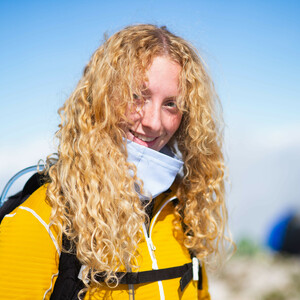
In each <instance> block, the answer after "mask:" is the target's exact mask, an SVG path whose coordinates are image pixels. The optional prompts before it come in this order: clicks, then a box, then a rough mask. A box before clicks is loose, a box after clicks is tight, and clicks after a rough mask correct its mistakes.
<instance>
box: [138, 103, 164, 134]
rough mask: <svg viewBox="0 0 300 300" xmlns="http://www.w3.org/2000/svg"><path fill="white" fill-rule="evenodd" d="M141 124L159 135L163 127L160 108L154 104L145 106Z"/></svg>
mask: <svg viewBox="0 0 300 300" xmlns="http://www.w3.org/2000/svg"><path fill="white" fill-rule="evenodd" d="M141 124H142V126H143V127H145V128H147V130H151V132H153V133H159V132H160V130H161V127H162V116H161V110H160V107H159V106H155V105H154V103H151V104H150V103H148V104H145V105H144V107H143V115H142V120H141Z"/></svg>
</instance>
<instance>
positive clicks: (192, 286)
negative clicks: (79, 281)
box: [0, 186, 210, 300]
mask: <svg viewBox="0 0 300 300" xmlns="http://www.w3.org/2000/svg"><path fill="white" fill-rule="evenodd" d="M173 196H174V194H173V193H170V194H162V195H161V196H159V197H158V198H157V199H156V200H155V207H154V217H153V218H152V221H151V224H150V228H149V229H150V230H149V231H150V232H149V235H150V236H148V233H147V232H146V233H145V234H146V237H145V238H144V239H143V240H142V241H141V242H140V244H139V252H140V253H141V260H140V266H141V267H140V269H139V271H148V270H151V269H152V267H154V268H156V267H158V268H159V269H162V268H170V267H174V266H181V265H183V264H186V263H189V262H191V258H190V255H189V252H188V251H187V249H186V248H185V247H184V246H183V245H182V243H181V242H180V238H181V237H180V236H178V235H177V236H176V237H175V236H174V231H173V220H174V218H175V216H174V205H173V204H172V202H171V201H172V198H174V197H173ZM45 197H46V187H45V186H42V187H41V188H39V189H38V190H37V191H35V192H34V193H33V194H32V195H31V196H30V197H29V198H28V199H27V200H26V201H25V202H24V203H23V204H22V205H21V206H19V207H18V208H16V209H15V210H14V211H13V212H11V213H10V214H8V215H7V216H5V217H4V219H3V221H2V223H1V225H0V299H31V300H35V299H50V295H51V292H52V290H53V287H54V284H55V280H56V278H57V275H58V263H59V255H60V242H59V241H57V237H56V234H55V232H54V231H53V230H50V229H49V218H50V212H51V207H50V206H49V205H48V204H47V203H46V202H45ZM144 231H147V230H146V229H145V228H144ZM146 239H147V240H146ZM147 241H148V242H147ZM151 247H153V249H155V250H154V251H153V250H151V249H150V248H151ZM202 277H203V289H202V290H198V289H197V282H196V281H191V282H190V283H189V284H188V285H187V286H186V288H185V289H184V290H183V292H181V291H180V288H179V280H180V278H175V279H169V280H163V281H161V282H154V283H147V284H136V285H134V296H135V298H134V299H136V300H142V299H164V298H163V296H162V295H164V297H165V299H172V300H173V299H182V300H184V299H202V300H204V299H205V300H206V299H210V296H209V293H208V286H207V277H206V274H205V270H204V267H203V268H202ZM87 299H91V300H92V299H93V300H96V299H114V300H115V299H131V298H130V295H129V290H128V286H127V285H125V284H124V285H123V284H120V285H119V286H118V287H117V288H114V289H111V288H109V287H107V286H105V285H104V284H103V286H101V288H97V290H96V291H94V292H92V291H90V292H88V293H87V294H86V296H85V300H87Z"/></svg>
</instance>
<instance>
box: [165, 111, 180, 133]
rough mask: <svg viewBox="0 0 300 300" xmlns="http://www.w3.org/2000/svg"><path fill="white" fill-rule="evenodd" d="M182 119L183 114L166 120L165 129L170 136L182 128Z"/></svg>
mask: <svg viewBox="0 0 300 300" xmlns="http://www.w3.org/2000/svg"><path fill="white" fill-rule="evenodd" d="M181 119H182V115H181V114H179V115H176V116H172V117H170V118H169V119H166V122H165V128H166V130H167V131H168V133H169V134H171V135H173V134H174V133H175V132H176V131H177V129H178V128H179V126H180V123H181Z"/></svg>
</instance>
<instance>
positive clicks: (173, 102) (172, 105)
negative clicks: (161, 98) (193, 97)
mask: <svg viewBox="0 0 300 300" xmlns="http://www.w3.org/2000/svg"><path fill="white" fill-rule="evenodd" d="M165 106H167V107H170V108H177V103H176V100H175V99H174V100H168V101H167V102H166V103H165Z"/></svg>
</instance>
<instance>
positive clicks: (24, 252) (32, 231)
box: [0, 186, 60, 299]
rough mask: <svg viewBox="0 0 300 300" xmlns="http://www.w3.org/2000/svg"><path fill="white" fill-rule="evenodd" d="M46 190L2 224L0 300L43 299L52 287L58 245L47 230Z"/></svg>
mask: <svg viewBox="0 0 300 300" xmlns="http://www.w3.org/2000/svg"><path fill="white" fill-rule="evenodd" d="M46 191H47V186H42V187H40V188H39V189H38V190H36V191H35V192H34V193H33V194H32V195H31V196H30V197H29V198H28V199H27V200H26V201H25V202H24V203H23V204H22V205H20V206H19V207H17V208H16V209H15V210H13V211H12V212H11V213H10V214H8V215H6V216H5V217H4V218H3V220H2V222H1V225H0V253H1V255H0V265H1V268H0V298H1V299H2V296H4V295H5V294H7V293H8V294H9V296H11V297H12V298H14V299H19V298H20V297H23V296H24V295H26V297H27V298H28V299H29V298H30V299H43V297H44V296H43V295H45V294H46V293H47V292H48V291H49V290H51V288H52V286H53V278H55V276H56V275H57V270H58V258H59V253H60V246H59V242H58V241H57V238H56V233H55V232H54V230H53V229H52V228H50V224H49V222H50V214H51V207H50V206H49V205H48V204H47V202H46ZM17 274H22V275H21V276H17ZM21 295H23V296H21ZM3 299H4V298H3Z"/></svg>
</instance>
